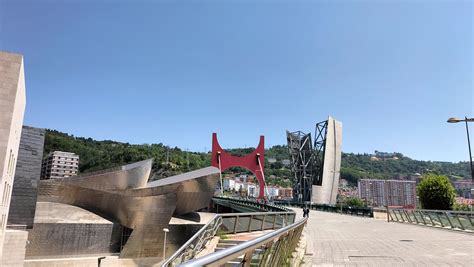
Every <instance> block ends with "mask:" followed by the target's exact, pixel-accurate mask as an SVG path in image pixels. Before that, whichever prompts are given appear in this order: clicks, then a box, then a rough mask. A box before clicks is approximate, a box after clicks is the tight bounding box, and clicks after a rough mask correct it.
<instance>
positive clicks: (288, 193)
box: [278, 187, 293, 199]
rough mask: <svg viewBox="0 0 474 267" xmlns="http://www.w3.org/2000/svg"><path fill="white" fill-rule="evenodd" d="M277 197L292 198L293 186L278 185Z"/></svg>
mask: <svg viewBox="0 0 474 267" xmlns="http://www.w3.org/2000/svg"><path fill="white" fill-rule="evenodd" d="M278 198H280V199H292V198H293V188H291V187H287V188H285V187H280V188H279V189H278Z"/></svg>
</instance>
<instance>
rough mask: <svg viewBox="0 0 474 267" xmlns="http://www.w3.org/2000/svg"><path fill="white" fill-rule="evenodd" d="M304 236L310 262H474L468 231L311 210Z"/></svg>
mask: <svg viewBox="0 0 474 267" xmlns="http://www.w3.org/2000/svg"><path fill="white" fill-rule="evenodd" d="M295 210H296V211H297V213H298V217H297V218H301V217H302V212H301V209H295ZM305 236H306V239H307V241H308V248H307V252H306V253H307V255H306V257H305V265H306V266H474V235H472V234H467V233H458V232H454V231H450V230H443V229H433V228H429V227H425V226H417V225H409V224H401V223H395V222H390V223H388V222H387V221H383V220H375V219H372V218H363V217H356V216H349V215H340V214H335V213H328V212H318V211H311V212H310V218H309V221H308V224H307V226H306V228H305ZM311 254H312V255H311Z"/></svg>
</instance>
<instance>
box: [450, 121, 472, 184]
mask: <svg viewBox="0 0 474 267" xmlns="http://www.w3.org/2000/svg"><path fill="white" fill-rule="evenodd" d="M462 121H464V122H465V123H466V134H467V147H468V148H469V163H470V165H471V180H473V181H474V169H473V167H472V154H471V141H470V140H469V126H468V125H467V123H468V122H474V118H468V117H464V120H463V119H458V118H449V119H448V122H449V123H458V122H462Z"/></svg>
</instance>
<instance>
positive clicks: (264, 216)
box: [261, 215, 267, 231]
mask: <svg viewBox="0 0 474 267" xmlns="http://www.w3.org/2000/svg"><path fill="white" fill-rule="evenodd" d="M266 217H267V215H263V220H262V227H261V231H263V228H264V227H265V218H266Z"/></svg>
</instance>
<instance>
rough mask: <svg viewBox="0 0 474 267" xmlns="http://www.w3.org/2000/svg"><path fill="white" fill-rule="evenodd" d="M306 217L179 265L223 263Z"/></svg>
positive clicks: (263, 242)
mask: <svg viewBox="0 0 474 267" xmlns="http://www.w3.org/2000/svg"><path fill="white" fill-rule="evenodd" d="M306 220H307V218H303V219H301V220H299V221H297V222H295V223H293V224H291V225H288V226H286V227H284V228H281V229H278V230H276V231H274V232H271V233H268V234H266V235H263V236H260V237H257V238H255V239H253V240H250V241H247V242H243V243H241V244H238V245H235V246H233V247H230V248H227V249H224V250H220V251H217V252H214V253H211V254H208V255H206V256H203V257H201V258H198V259H194V260H191V261H187V262H185V263H183V264H181V265H180V266H183V267H186V266H206V265H209V264H213V265H216V266H220V265H222V264H225V263H226V262H228V261H230V260H232V259H235V258H237V257H239V256H241V255H244V254H248V253H250V252H253V251H254V250H255V249H256V248H259V247H261V246H262V245H265V244H267V243H269V242H273V240H274V239H276V238H279V237H281V236H282V235H284V234H286V233H288V232H289V231H291V230H293V229H296V228H298V227H299V226H301V225H303V224H304V223H306Z"/></svg>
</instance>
